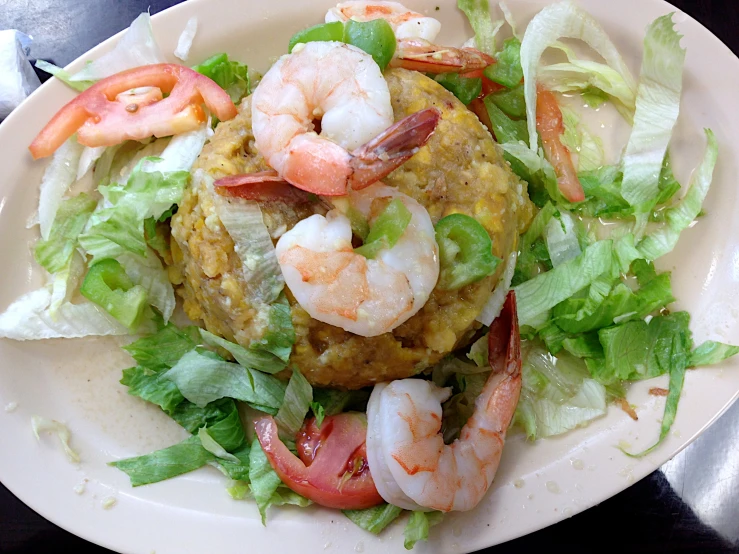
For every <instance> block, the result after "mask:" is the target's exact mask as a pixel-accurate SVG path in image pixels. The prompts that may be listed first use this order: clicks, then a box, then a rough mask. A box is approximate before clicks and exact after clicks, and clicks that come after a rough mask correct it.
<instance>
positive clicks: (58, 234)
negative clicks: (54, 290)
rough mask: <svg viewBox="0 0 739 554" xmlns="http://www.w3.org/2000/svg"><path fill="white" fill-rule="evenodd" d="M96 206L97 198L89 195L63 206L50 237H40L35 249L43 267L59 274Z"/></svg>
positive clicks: (68, 200) (75, 198)
mask: <svg viewBox="0 0 739 554" xmlns="http://www.w3.org/2000/svg"><path fill="white" fill-rule="evenodd" d="M96 207H97V201H95V200H94V199H92V198H91V197H90V196H88V195H86V194H80V195H78V196H73V197H72V198H68V199H66V200H64V201H63V202H62V203H61V204H60V205H59V209H58V210H57V212H56V215H55V216H54V222H53V224H52V226H51V229H50V231H49V238H47V239H41V240H39V241H38V242H37V243H36V246H35V248H34V257H35V258H36V261H37V262H38V264H39V265H40V266H41V267H43V268H44V269H46V271H48V272H49V273H56V272H57V271H61V270H63V269H64V268H65V267H66V266H67V265H68V264H69V263H70V260H71V258H72V254H73V253H74V251H75V248H76V247H77V238H78V237H79V235H80V233H81V232H82V230H83V229H84V227H85V225H86V224H87V220H88V219H89V218H90V215H91V214H92V212H93V210H95V208H96Z"/></svg>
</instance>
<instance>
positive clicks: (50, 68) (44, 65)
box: [35, 60, 95, 92]
mask: <svg viewBox="0 0 739 554" xmlns="http://www.w3.org/2000/svg"><path fill="white" fill-rule="evenodd" d="M35 65H36V67H37V68H39V69H40V70H41V71H45V72H46V73H48V74H50V75H53V76H54V77H56V78H57V79H59V80H60V81H61V82H62V83H64V84H65V85H67V86H69V87H71V88H73V89H74V90H76V91H78V92H82V91H85V90H87V89H88V88H90V87H91V86H92V85H94V84H95V81H72V80H71V79H70V78H71V77H72V74H71V73H69V72H68V71H67V70H66V69H62V68H61V67H58V66H56V65H54V64H53V63H49V62H47V61H46V60H36V64H35Z"/></svg>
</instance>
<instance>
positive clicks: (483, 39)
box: [457, 0, 503, 56]
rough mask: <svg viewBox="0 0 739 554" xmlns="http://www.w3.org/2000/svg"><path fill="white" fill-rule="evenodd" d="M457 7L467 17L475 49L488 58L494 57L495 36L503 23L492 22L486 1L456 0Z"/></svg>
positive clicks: (495, 48)
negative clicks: (473, 34) (473, 37)
mask: <svg viewBox="0 0 739 554" xmlns="http://www.w3.org/2000/svg"><path fill="white" fill-rule="evenodd" d="M457 7H458V8H459V9H460V10H462V11H463V12H464V14H465V15H466V16H467V19H468V20H469V22H470V25H471V26H472V30H473V31H474V32H475V45H476V46H477V48H478V49H479V50H481V51H483V52H485V53H486V54H488V55H490V56H493V55H495V52H496V50H497V47H496V44H495V36H496V35H497V34H498V31H499V30H500V28H501V27H502V26H503V21H496V22H493V20H492V18H491V17H490V4H489V3H488V0H457Z"/></svg>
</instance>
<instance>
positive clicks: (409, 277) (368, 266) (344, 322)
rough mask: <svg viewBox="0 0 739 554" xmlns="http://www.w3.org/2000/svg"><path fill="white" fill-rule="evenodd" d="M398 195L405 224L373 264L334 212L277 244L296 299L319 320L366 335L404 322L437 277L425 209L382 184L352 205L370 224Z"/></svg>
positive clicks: (355, 196) (346, 221)
mask: <svg viewBox="0 0 739 554" xmlns="http://www.w3.org/2000/svg"><path fill="white" fill-rule="evenodd" d="M393 198H399V199H400V200H401V201H402V202H403V204H404V205H405V206H406V208H408V210H409V211H410V212H411V220H410V223H409V224H408V227H407V228H406V230H405V232H404V233H403V235H402V236H401V237H400V239H399V240H398V242H397V243H396V244H395V246H393V247H392V248H385V249H383V250H381V251H380V253H379V254H378V255H377V256H376V257H375V258H374V259H367V258H365V257H364V256H362V255H361V254H358V253H355V252H354V250H353V248H352V230H351V224H350V221H349V219H348V218H347V217H346V216H345V215H343V214H342V213H341V212H340V211H339V210H338V209H334V210H331V211H330V212H329V213H328V214H327V215H326V217H324V216H322V215H313V216H311V217H309V218H307V219H304V220H303V221H300V222H299V223H298V224H297V225H295V227H293V228H292V229H291V230H290V231H288V232H287V233H285V234H284V235H282V236H281V237H280V240H279V241H278V242H277V246H276V250H277V260H278V262H279V264H280V267H281V269H282V273H283V275H284V276H285V282H286V284H287V286H288V287H289V289H290V291H291V292H292V294H293V295H294V296H295V299H296V300H297V301H298V303H299V304H300V305H301V306H302V307H303V309H304V310H305V311H306V312H308V314H309V315H310V316H311V317H312V318H314V319H317V320H318V321H322V322H324V323H328V324H330V325H335V326H337V327H341V328H342V329H344V330H346V331H349V332H351V333H354V334H357V335H361V336H364V337H373V336H377V335H381V334H383V333H387V332H389V331H391V330H392V329H394V328H395V327H397V326H398V325H400V324H401V323H403V322H405V321H407V320H408V319H409V318H410V317H411V316H413V315H414V314H416V313H417V312H418V311H419V310H420V309H421V308H422V307H423V305H424V304H425V303H426V301H427V300H428V298H429V296H430V295H431V292H432V291H433V289H434V287H435V286H436V281H437V280H438V278H439V256H438V246H437V244H436V239H435V235H434V226H433V224H432V223H431V218H430V217H429V214H428V212H427V211H426V209H425V208H424V207H423V206H421V205H420V204H419V203H418V202H416V201H415V200H413V199H412V198H410V197H409V196H406V195H405V194H402V193H400V192H398V191H396V190H395V189H393V188H391V187H388V186H385V185H383V184H382V183H377V184H374V185H372V186H370V187H368V188H366V189H364V190H362V191H358V192H354V193H352V194H350V195H349V197H348V199H349V201H350V202H351V204H352V205H353V206H354V208H355V209H357V210H358V211H359V212H361V213H362V215H364V216H365V217H366V218H367V219H369V220H370V223H371V221H372V215H373V212H374V213H376V212H377V209H378V207H382V206H383V205H384V203H386V202H387V201H388V199H393Z"/></svg>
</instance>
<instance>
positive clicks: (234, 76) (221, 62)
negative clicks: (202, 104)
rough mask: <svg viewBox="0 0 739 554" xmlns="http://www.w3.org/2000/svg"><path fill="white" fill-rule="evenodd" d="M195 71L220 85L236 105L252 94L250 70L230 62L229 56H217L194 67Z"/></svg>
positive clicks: (223, 54)
mask: <svg viewBox="0 0 739 554" xmlns="http://www.w3.org/2000/svg"><path fill="white" fill-rule="evenodd" d="M193 69H194V70H195V71H197V72H198V73H201V74H202V75H205V76H206V77H208V78H210V79H212V80H214V81H215V82H216V83H218V86H220V87H221V88H222V89H223V90H225V91H226V92H227V93H228V95H229V96H230V97H231V100H232V101H233V102H234V103H238V102H239V101H240V100H241V99H242V98H244V97H245V96H248V95H249V93H250V90H249V68H248V67H247V66H246V65H244V64H241V63H239V62H236V61H233V60H230V59H229V57H228V54H225V53H220V54H215V55H214V56H211V57H210V58H208V59H207V60H205V61H204V62H203V63H201V64H198V65H196V66H193Z"/></svg>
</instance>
